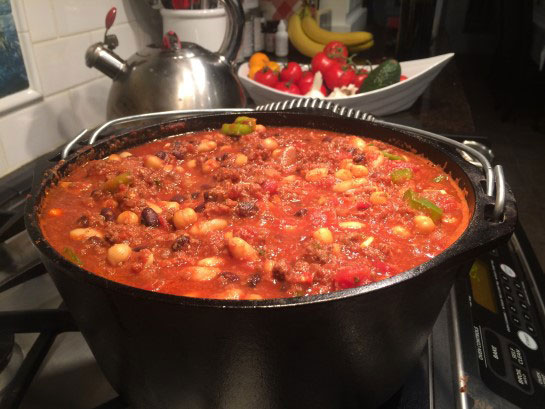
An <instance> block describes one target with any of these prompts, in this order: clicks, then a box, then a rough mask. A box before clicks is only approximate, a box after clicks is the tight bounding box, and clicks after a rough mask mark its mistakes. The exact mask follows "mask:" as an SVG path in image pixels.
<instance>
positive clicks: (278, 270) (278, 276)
mask: <svg viewBox="0 0 545 409" xmlns="http://www.w3.org/2000/svg"><path fill="white" fill-rule="evenodd" d="M289 269H290V268H289V265H288V263H287V261H286V260H284V259H281V260H278V261H276V262H275V263H274V267H273V269H272V276H273V279H275V280H277V281H284V280H285V279H286V275H287V274H288V272H289Z"/></svg>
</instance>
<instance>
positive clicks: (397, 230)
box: [392, 226, 411, 239]
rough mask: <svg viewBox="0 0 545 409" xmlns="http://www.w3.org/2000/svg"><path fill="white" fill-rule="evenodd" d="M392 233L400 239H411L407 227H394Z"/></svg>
mask: <svg viewBox="0 0 545 409" xmlns="http://www.w3.org/2000/svg"><path fill="white" fill-rule="evenodd" d="M392 232H393V233H394V234H395V235H396V236H398V237H401V238H402V239H406V238H407V237H409V236H410V235H411V233H410V232H409V230H407V229H406V228H405V227H403V226H394V227H392Z"/></svg>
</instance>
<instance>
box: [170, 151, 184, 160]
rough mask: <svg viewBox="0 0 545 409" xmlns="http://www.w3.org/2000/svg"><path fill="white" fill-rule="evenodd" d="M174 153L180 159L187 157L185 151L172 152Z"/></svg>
mask: <svg viewBox="0 0 545 409" xmlns="http://www.w3.org/2000/svg"><path fill="white" fill-rule="evenodd" d="M172 154H173V155H174V157H175V158H176V159H178V160H183V159H184V158H185V153H183V152H178V151H174V152H172Z"/></svg>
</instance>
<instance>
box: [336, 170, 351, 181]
mask: <svg viewBox="0 0 545 409" xmlns="http://www.w3.org/2000/svg"><path fill="white" fill-rule="evenodd" d="M335 177H336V178H337V179H341V180H350V179H352V173H351V172H350V171H349V170H348V169H339V170H338V171H337V172H335Z"/></svg>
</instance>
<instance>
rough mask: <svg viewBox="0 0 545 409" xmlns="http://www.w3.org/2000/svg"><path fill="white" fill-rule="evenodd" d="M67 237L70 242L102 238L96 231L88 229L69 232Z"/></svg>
mask: <svg viewBox="0 0 545 409" xmlns="http://www.w3.org/2000/svg"><path fill="white" fill-rule="evenodd" d="M69 236H70V238H71V239H72V240H77V241H83V240H87V239H88V238H89V237H99V238H102V237H104V235H103V234H102V233H101V232H99V231H98V230H97V229H92V228H90V227H86V228H78V229H73V230H70V233H69Z"/></svg>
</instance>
